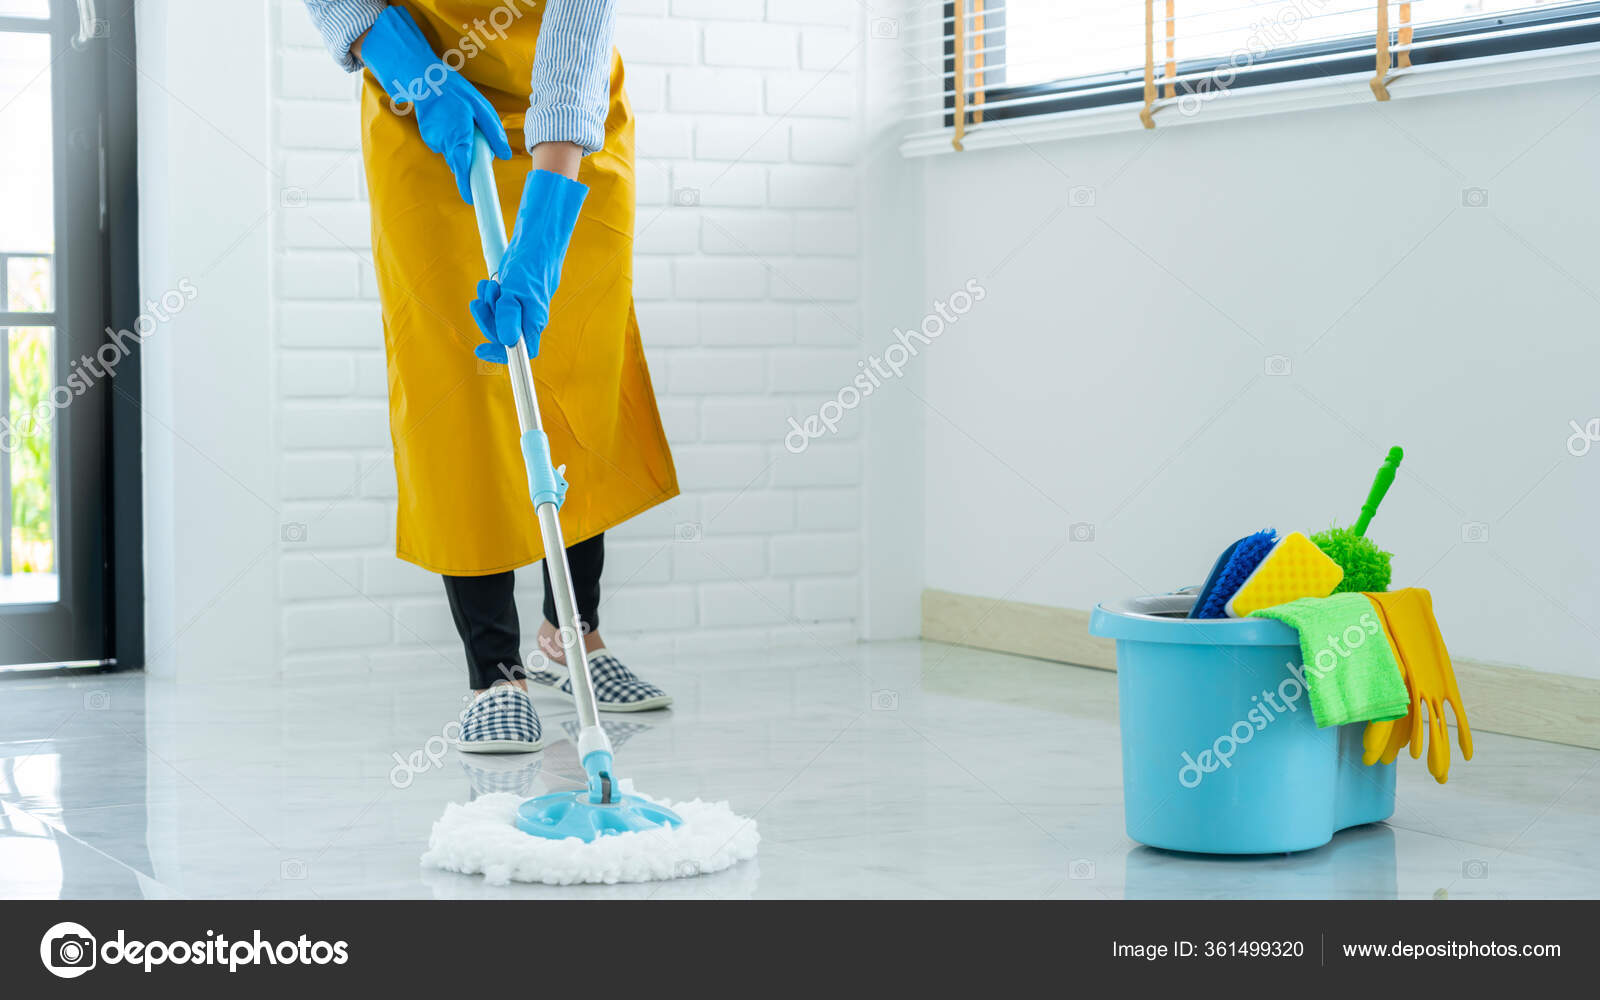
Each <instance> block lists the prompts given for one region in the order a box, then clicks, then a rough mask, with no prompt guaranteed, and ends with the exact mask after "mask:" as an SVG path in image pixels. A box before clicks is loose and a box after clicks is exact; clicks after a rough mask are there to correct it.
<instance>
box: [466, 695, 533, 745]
mask: <svg viewBox="0 0 1600 1000" xmlns="http://www.w3.org/2000/svg"><path fill="white" fill-rule="evenodd" d="M543 746H544V740H543V739H541V738H540V732H539V713H538V711H536V710H535V709H534V707H533V700H532V699H531V698H529V697H528V693H527V692H526V691H523V690H522V689H521V688H519V687H517V686H516V685H515V684H496V685H495V686H494V687H492V688H490V689H489V690H488V691H487V692H486V693H484V694H481V695H479V696H478V697H477V698H476V699H475V700H474V701H473V702H472V704H471V705H469V706H467V710H466V711H465V712H463V713H462V714H461V738H460V739H458V740H456V749H457V750H460V751H462V752H463V753H528V752H530V751H533V750H538V749H540V748H541V747H543Z"/></svg>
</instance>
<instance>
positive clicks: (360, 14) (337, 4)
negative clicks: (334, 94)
mask: <svg viewBox="0 0 1600 1000" xmlns="http://www.w3.org/2000/svg"><path fill="white" fill-rule="evenodd" d="M305 4H306V11H307V12H308V13H310V14H311V23H312V24H314V25H316V26H317V30H318V31H319V32H321V33H322V41H323V44H324V45H326V46H328V51H329V52H330V53H332V54H333V58H334V60H335V61H336V62H337V63H338V64H339V65H340V66H341V67H343V68H344V71H345V72H346V73H354V72H357V71H358V70H360V69H361V60H359V59H357V58H356V57H355V56H353V55H351V54H350V46H351V44H352V43H354V42H355V40H356V39H357V38H360V37H361V36H362V35H364V34H366V31H367V29H368V28H370V27H372V23H373V22H374V21H376V20H377V19H378V15H379V14H382V13H383V9H384V8H385V7H387V6H389V5H388V3H386V2H385V0H305Z"/></svg>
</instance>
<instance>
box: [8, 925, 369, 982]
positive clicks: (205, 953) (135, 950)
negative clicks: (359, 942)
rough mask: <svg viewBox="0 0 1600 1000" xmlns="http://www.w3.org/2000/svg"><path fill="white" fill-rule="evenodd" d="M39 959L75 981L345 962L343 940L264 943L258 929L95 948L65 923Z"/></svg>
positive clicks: (122, 937)
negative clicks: (112, 973) (110, 971)
mask: <svg viewBox="0 0 1600 1000" xmlns="http://www.w3.org/2000/svg"><path fill="white" fill-rule="evenodd" d="M39 959H40V960H41V961H42V962H44V967H45V968H46V969H49V970H50V972H51V974H52V975H55V976H59V977H60V978H62V979H76V978H78V977H79V976H81V975H83V974H85V973H87V972H90V971H91V970H93V969H94V968H95V967H97V966H99V965H102V964H104V965H132V966H136V967H139V968H142V969H144V971H145V972H150V971H152V970H154V969H155V968H156V967H157V966H161V965H215V966H227V968H228V971H229V972H238V971H239V968H240V967H241V966H246V965H258V966H259V965H344V964H345V963H347V962H349V961H350V945H349V943H348V942H346V941H312V940H311V939H309V938H308V937H306V935H304V934H302V935H300V937H299V939H298V940H295V941H269V940H267V939H265V938H263V937H262V936H261V932H260V931H259V930H255V931H252V932H251V936H250V937H249V938H247V939H243V940H233V939H230V938H229V937H228V936H227V935H225V934H218V933H217V932H215V931H206V936H205V938H204V939H200V938H196V939H195V940H192V941H130V940H128V937H127V932H126V931H123V930H120V929H119V930H118V931H117V936H116V937H114V938H111V939H109V940H107V941H106V942H105V943H104V944H101V943H100V942H98V941H97V940H96V939H95V936H94V935H93V934H91V933H90V932H89V929H88V928H87V927H85V926H83V925H82V924H76V923H72V922H70V921H68V922H64V923H59V924H56V925H55V926H54V927H52V928H50V929H49V930H47V931H45V932H44V937H43V938H42V939H40V941H39Z"/></svg>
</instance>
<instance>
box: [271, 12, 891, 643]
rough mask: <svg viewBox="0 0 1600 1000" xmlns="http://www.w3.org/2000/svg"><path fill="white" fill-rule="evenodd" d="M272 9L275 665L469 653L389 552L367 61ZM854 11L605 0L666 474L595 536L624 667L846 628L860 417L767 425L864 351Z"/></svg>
mask: <svg viewBox="0 0 1600 1000" xmlns="http://www.w3.org/2000/svg"><path fill="white" fill-rule="evenodd" d="M278 2H279V6H280V10H279V12H278V17H277V18H276V20H277V31H276V34H275V38H274V44H275V45H276V46H277V48H278V59H277V71H276V73H277V75H276V84H275V92H274V109H275V119H276V126H275V130H274V136H275V149H274V158H275V168H276V169H277V171H278V173H279V174H280V176H281V177H282V183H283V185H284V186H285V188H286V189H288V190H287V191H286V192H285V194H284V195H283V204H284V206H285V210H284V211H281V212H278V213H276V215H275V216H274V222H273V226H274V237H273V240H274V246H275V248H276V260H275V268H274V292H275V300H276V303H277V312H276V331H277V340H276V345H275V347H276V350H275V354H276V358H277V379H276V384H277V394H278V398H277V410H278V419H279V438H280V441H281V444H282V448H283V452H282V454H281V455H280V456H279V457H278V467H279V485H280V492H281V495H282V497H283V499H284V510H285V512H286V515H285V516H286V520H287V521H288V522H289V523H288V525H286V527H285V532H286V533H288V534H289V535H296V536H297V535H298V534H299V533H300V532H301V531H303V532H304V536H305V537H304V540H303V541H297V542H293V543H292V544H286V545H284V546H283V548H282V552H283V554H282V555H281V557H280V559H279V564H278V567H277V575H278V588H279V596H280V602H281V606H280V611H279V614H280V621H281V628H282V640H283V649H284V652H285V656H286V669H288V670H294V671H330V670H336V671H349V670H352V669H362V668H365V669H378V668H379V667H380V666H381V667H384V668H393V667H394V666H395V665H397V664H399V665H404V666H406V667H408V668H410V666H411V665H413V664H418V665H420V664H436V665H437V666H438V669H459V661H460V652H459V646H458V644H457V641H456V639H455V634H454V630H453V628H452V627H451V624H450V618H449V614H448V611H447V609H446V608H445V603H444V600H443V594H442V590H441V588H440V585H439V582H438V580H437V579H436V578H435V577H433V576H431V575H430V574H427V573H424V572H422V571H421V570H418V569H416V568H415V567H412V566H409V565H407V564H405V563H402V562H400V561H399V560H397V559H396V558H395V557H394V497H395V483H394V469H393V464H392V456H391V453H390V450H389V449H390V445H389V430H388V422H387V409H386V404H385V402H384V397H385V393H386V390H387V383H386V378H385V373H384V363H383V341H382V331H381V326H380V321H379V316H378V308H377V302H376V292H375V283H374V281H373V278H372V262H371V248H370V237H369V228H368V218H367V206H366V204H365V186H364V183H363V179H362V176H361V161H360V153H359V140H358V133H357V127H358V123H357V113H356V107H355V94H356V90H357V80H356V78H355V77H351V76H347V75H345V74H344V73H342V72H340V71H339V70H338V69H337V68H336V67H335V66H333V64H332V61H331V60H330V59H329V58H328V57H327V55H326V53H325V52H324V51H323V50H322V48H321V44H320V39H318V38H317V36H316V35H315V33H314V32H313V31H312V30H311V29H310V27H309V23H308V21H307V18H306V15H305V13H304V11H303V9H302V5H301V4H300V3H299V2H298V0H278ZM862 11H863V8H862V7H860V6H859V5H858V4H856V3H855V2H853V0H766V2H765V3H763V2H762V0H621V3H620V6H619V25H618V39H617V44H618V48H619V49H620V50H621V51H622V53H623V57H624V60H625V61H626V63H627V73H628V75H627V79H628V93H629V97H630V98H631V100H632V102H633V106H634V109H635V113H636V115H637V118H638V146H639V165H638V168H639V169H638V183H639V219H638V231H637V233H636V248H635V249H636V255H635V266H636V273H635V289H634V291H635V296H636V299H637V302H638V314H639V322H640V326H641V329H642V332H643V337H644V342H645V344H646V350H647V353H648V357H649V361H650V366H651V374H652V376H653V378H654V380H655V385H656V391H657V393H658V395H659V400H660V404H661V410H662V417H663V420H664V422H665V424H666V427H667V433H668V436H669V438H670V439H671V441H672V444H673V449H674V454H675V456H676V458H677V464H678V475H679V479H680V481H681V483H682V486H683V496H681V497H680V498H678V499H677V500H674V501H673V502H671V503H670V504H667V505H664V506H663V507H660V508H657V509H656V510H653V511H650V512H647V513H646V514H644V515H641V516H640V517H638V518H636V519H635V520H634V521H632V522H630V523H629V524H626V525H624V526H622V527H620V528H618V529H616V530H614V531H612V532H611V533H610V534H609V536H608V541H609V544H608V564H607V570H606V576H605V590H606V595H607V596H606V604H605V605H604V607H603V608H602V616H603V619H604V623H605V630H606V633H607V635H608V636H610V637H611V638H613V639H614V640H619V641H618V645H619V646H624V647H625V649H626V650H627V651H630V652H633V653H634V654H636V659H647V658H648V657H649V656H650V655H653V654H658V653H659V654H664V653H670V652H677V653H678V654H680V655H685V656H692V655H696V654H699V653H703V652H707V651H721V650H732V649H749V648H764V647H777V646H790V645H795V644H797V643H802V644H803V643H813V642H817V641H821V642H845V641H849V640H851V639H853V638H854V637H855V636H856V634H857V628H856V618H857V614H858V611H857V604H858V592H859V585H858V581H857V574H858V572H859V568H860V562H861V478H862V456H861V451H860V443H859V435H858V427H857V423H856V422H855V421H853V420H851V419H847V420H846V421H845V423H844V425H843V426H841V427H840V429H839V433H838V434H837V435H833V436H830V438H829V439H828V440H826V441H823V442H818V443H816V444H814V445H813V446H812V447H811V448H809V449H808V450H807V451H806V452H805V453H804V454H801V455H793V454H790V453H788V452H787V451H786V450H785V448H784V444H783V441H784V435H785V433H786V432H787V431H788V425H787V423H786V420H787V418H788V417H789V416H796V417H803V416H804V415H806V414H809V413H814V412H816V410H817V407H818V406H819V405H821V403H822V402H823V400H824V399H827V398H830V397H832V396H833V395H834V394H835V393H836V392H837V391H838V390H839V388H840V387H842V386H844V385H846V384H847V383H848V382H849V380H850V379H851V378H852V377H853V376H854V374H855V373H856V371H857V368H856V362H857V361H858V360H859V359H860V358H861V357H862V356H863V355H862V353H861V345H862V344H863V339H862V337H861V333H860V319H859V301H858V297H859V295H860V289H859V287H858V275H859V261H858V258H857V254H858V226H857V223H856V215H855V211H856V207H857V201H858V193H857V188H858V176H857V172H856V169H855V166H854V164H855V163H856V162H857V158H858V151H859V147H860V143H861V120H860V110H859V107H860V104H861V101H860V87H861V85H862V76H863V72H862V54H863V48H862V46H861V44H860V43H861V42H862V41H863V40H864V38H865V31H866V26H865V21H864V17H865V15H864V14H863V13H862ZM465 307H466V304H465V303H462V308H463V309H465ZM574 488H575V489H583V488H584V484H582V483H575V484H574ZM302 525H303V528H302V527H300V526H302ZM286 537H288V535H286ZM538 593H539V589H538V574H537V572H535V571H525V572H524V573H522V574H521V586H520V587H519V596H520V606H521V608H522V612H523V621H524V626H525V628H526V630H527V631H528V633H529V634H530V635H531V632H532V627H533V625H534V624H536V623H537V621H538V619H539V612H538V606H539V598H538ZM621 640H625V641H621ZM525 645H526V644H525Z"/></svg>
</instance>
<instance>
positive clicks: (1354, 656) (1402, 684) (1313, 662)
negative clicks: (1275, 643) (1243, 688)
mask: <svg viewBox="0 0 1600 1000" xmlns="http://www.w3.org/2000/svg"><path fill="white" fill-rule="evenodd" d="M1252 617H1255V618H1275V619H1277V620H1278V621H1280V622H1284V623H1286V624H1289V625H1292V626H1294V628H1295V630H1296V631H1298V632H1299V633H1300V655H1301V656H1302V657H1303V658H1304V669H1305V675H1304V680H1305V685H1306V693H1307V695H1309V696H1310V699H1311V712H1312V714H1313V715H1314V716H1315V717H1316V720H1317V726H1318V727H1319V728H1321V727H1327V726H1342V725H1344V724H1345V723H1348V722H1381V721H1386V720H1389V719H1398V718H1400V717H1402V716H1404V715H1405V714H1406V712H1407V711H1408V710H1409V709H1410V707H1411V696H1410V694H1409V693H1408V692H1407V691H1406V681H1405V678H1404V677H1402V676H1401V674H1400V664H1399V663H1397V662H1396V661H1395V658H1394V650H1393V649H1392V648H1391V647H1390V645H1389V634H1388V633H1387V632H1385V631H1384V627H1383V618H1382V616H1381V615H1379V614H1378V613H1377V611H1376V610H1374V609H1373V607H1372V602H1371V601H1369V600H1367V596H1366V595H1365V594H1334V595H1333V596H1332V597H1302V598H1301V599H1300V600H1298V601H1290V602H1289V603H1287V604H1279V605H1277V606H1275V607H1271V608H1262V609H1261V610H1259V611H1256V612H1254V613H1253V614H1252Z"/></svg>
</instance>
